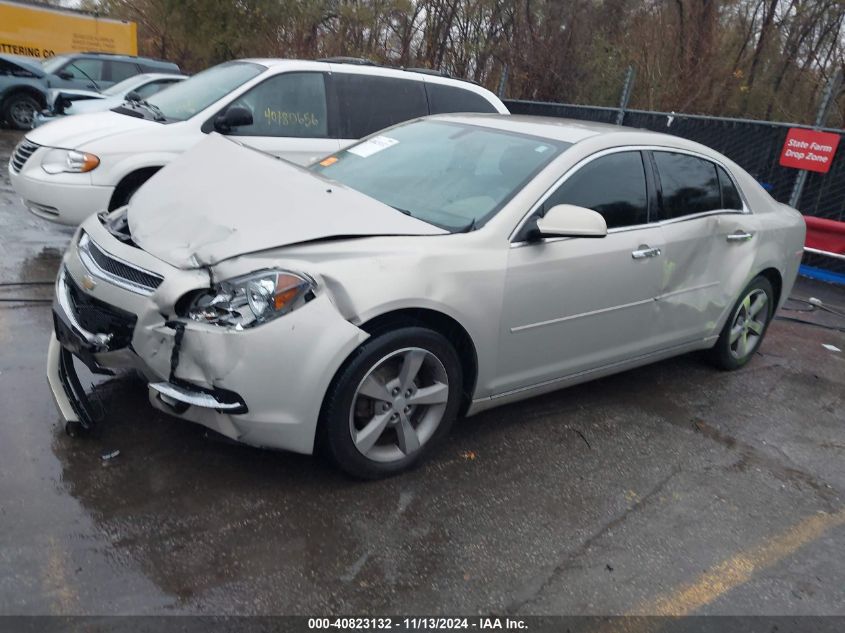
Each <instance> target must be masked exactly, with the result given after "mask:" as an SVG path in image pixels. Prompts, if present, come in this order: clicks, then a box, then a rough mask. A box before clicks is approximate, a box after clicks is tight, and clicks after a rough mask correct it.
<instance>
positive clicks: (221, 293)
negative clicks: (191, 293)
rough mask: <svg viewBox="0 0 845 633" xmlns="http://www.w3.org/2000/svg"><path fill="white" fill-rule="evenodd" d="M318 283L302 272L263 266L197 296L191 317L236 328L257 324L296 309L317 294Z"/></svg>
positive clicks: (189, 310) (193, 301) (188, 310)
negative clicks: (269, 268)
mask: <svg viewBox="0 0 845 633" xmlns="http://www.w3.org/2000/svg"><path fill="white" fill-rule="evenodd" d="M316 287H317V284H316V283H315V282H314V280H313V279H311V278H310V277H308V276H306V275H303V274H302V273H292V272H289V271H287V270H261V271H258V272H254V273H250V274H248V275H243V276H241V277H235V278H234V279H229V280H226V281H223V282H221V283H220V284H218V285H217V286H215V287H214V288H213V289H212V290H211V291H205V292H202V293H200V294H199V295H197V296H195V297H194V298H193V299H192V300H191V302H190V305H189V307H188V309H187V316H188V318H189V319H192V320H194V321H199V322H201V323H211V324H213V325H221V326H224V327H230V328H233V329H235V330H242V329H245V328H250V327H255V326H256V325H260V324H261V323H266V322H267V321H272V320H273V319H276V318H278V317H280V316H283V315H285V314H287V313H288V312H291V311H292V310H295V309H296V308H298V307H299V306H301V305H302V304H304V303H307V302H308V301H310V300H311V299H313V298H314V289H315V288H316Z"/></svg>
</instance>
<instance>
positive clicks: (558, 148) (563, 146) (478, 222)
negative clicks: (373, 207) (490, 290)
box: [306, 115, 574, 235]
mask: <svg viewBox="0 0 845 633" xmlns="http://www.w3.org/2000/svg"><path fill="white" fill-rule="evenodd" d="M503 116H505V115H503ZM423 121H425V122H430V123H436V124H439V125H449V126H452V127H459V128H475V129H480V130H485V131H489V132H494V133H500V134H502V135H506V136H514V137H517V138H521V139H530V140H532V141H540V142H542V143H545V144H547V145H551V146H552V147H554V152H552V154H550V155H549V158H548V160H546V161H545V162H544V163H541V164H540V165H539V166H538V167H537V168H536V169H534V170H533V171H531V172H530V173H529V174H528V175H527V176H526V177H525V178H524V179H523V180H522V181H520V182H519V183H518V184H517V185H516V186H514V188H513V189H512V190H511V192H510V193H509V194H508V195H507V196H505V197H504V198H502V200H501V201H500V202H499V203H498V204H497V205H496V206H494V207H493V208H492V209H490V211H488V212H487V213H486V214H485V215H484V216H483V217H481V218H476V219H473V220H472V221H471V222H469V223H468V224H467V225H465V226H459V227H453V226H446V225H443V224H440V223H439V222H434V221H433V220H429V219H425V218H421V217H419V216H418V215H414V214H412V213H410V212H408V211H406V210H404V209H401V210H400V209H397V208H396V207H395V206H393V205H391V204H388V203H387V202H384V201H383V200H379V199H378V198H374V197H373V196H371V195H369V194H368V193H365V192H363V191H361V190H359V189H356V188H355V187H353V186H352V185H348V184H346V183H344V182H341V181H339V180H334V179H332V178H329V177H328V176H324V175H323V173H322V172H321V171H320V168H321V167H322V166H321V165H320V162H321V161H322V160H325V159H326V158H327V157H325V156H324V157H322V158H320V159H318V160H316V161H314V162H313V163H311V164H310V165H308V166H307V167H306V169H307V170H308V171H309V172H311V173H312V174H314V175H315V176H317V177H319V178H320V179H322V180H323V181H324V182H327V183H330V184H333V185H339V186H342V187H347V188H349V189H352V190H354V191H357V192H358V193H360V194H361V195H364V196H367V197H368V198H371V199H373V200H375V201H376V202H378V203H380V204H384V205H386V206H389V207H390V208H391V209H394V210H395V211H396V212H397V213H404V214H406V215H408V216H410V217H412V218H414V219H415V220H419V221H420V222H425V223H426V224H431V225H432V226H436V227H437V228H440V229H443V230H444V231H448V232H449V235H456V234H460V233H469V232H472V231H477V230H478V229H481V228H483V227H484V226H485V225H486V224H487V223H488V222H489V221H490V220H492V219H493V218H494V217H496V216H497V215H498V214H499V212H500V211H501V210H502V209H504V208H505V207H506V206H507V205H508V203H510V201H511V200H513V199H514V197H515V196H516V195H517V194H518V193H519V192H521V191H522V190H523V189H525V187H526V186H527V185H528V183H530V182H531V181H532V180H534V179H535V178H536V177H537V176H538V175H539V174H540V173H541V172H542V171H543V170H544V169H546V168H547V167H549V165H551V164H552V163H553V162H554V161H555V160H556V159H557V158H559V157H560V155H561V154H563V152H565V151H566V150H568V149H569V148H570V147H572V145H574V143H569V142H567V141H561V140H558V139H554V138H548V137H545V136H538V135H536V134H528V133H525V132H515V131H513V130H503V129H501V128H498V127H493V126H490V125H480V124H478V123H467V122H463V121H460V122H458V121H448V120H444V119H441V118H439V115H433V116H426V117H419V118H417V119H412V120H411V121H403V122H402V123H398V124H396V125H393V126H391V127H389V128H385V129H383V130H379V131H378V132H374V133H373V134H370V135H369V136H366V137H364V138H362V139H361V140H360V141H358V142H356V143H353V144H352V145H349V146H348V147H345V148H343V149H342V150H340V151H338V152H333V153H331V154H329V156H337V155H338V154H343V153H345V152H348V151H349V150H350V149H352V148H354V147H356V146H357V145H360V144H361V143H364V142H366V141H367V140H369V139H371V138H373V137H376V136H383V135H388V134H389V133H390V131H391V130H394V129H396V128H401V127H405V126H406V125H412V124H414V123H420V122H423Z"/></svg>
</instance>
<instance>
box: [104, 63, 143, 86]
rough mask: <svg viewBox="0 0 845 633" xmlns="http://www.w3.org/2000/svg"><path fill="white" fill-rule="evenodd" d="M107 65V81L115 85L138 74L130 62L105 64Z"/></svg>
mask: <svg viewBox="0 0 845 633" xmlns="http://www.w3.org/2000/svg"><path fill="white" fill-rule="evenodd" d="M107 64H108V69H107V70H108V71H110V72H107V75H108V80H109V81H113V82H115V83H117V82H118V81H123V80H124V79H129V78H130V77H134V76H135V75H137V74H138V71H139V68H138V67H137V66H136V65H135V64H133V63H131V62H114V61H110V62H107Z"/></svg>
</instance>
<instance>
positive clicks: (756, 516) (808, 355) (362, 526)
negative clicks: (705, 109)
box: [0, 130, 845, 615]
mask: <svg viewBox="0 0 845 633" xmlns="http://www.w3.org/2000/svg"><path fill="white" fill-rule="evenodd" d="M19 138H20V135H19V134H17V133H13V132H10V131H7V130H2V131H0V165H2V173H0V283H2V282H17V281H49V280H52V279H53V277H54V276H55V273H56V269H57V265H58V263H59V259H60V257H61V253H62V251H63V249H64V247H65V246H66V244H67V242H68V239H69V238H70V235H71V231H70V230H69V229H67V228H62V227H58V226H56V225H53V224H50V223H48V222H46V221H43V220H41V219H39V218H36V217H34V216H32V215H31V214H30V213H28V212H27V211H26V210H25V209H24V208H23V206H22V204H21V202H20V200H19V199H18V198H17V197H16V195H15V194H14V192H13V191H12V189H11V186H10V184H9V180H8V174H7V172H6V163H7V160H8V155H9V152H10V151H11V148H12V147H13V145H14V144H15V143H16V142H17V140H18V139H19ZM50 295H51V288H50V287H49V286H42V287H37V286H35V287H33V286H29V287H20V288H9V287H3V288H0V296H2V297H50ZM794 296H801V297H808V296H817V297H819V298H822V299H823V300H825V301H829V302H831V303H832V304H834V305H839V306H845V289H843V288H841V287H840V288H837V287H835V286H830V285H825V284H820V283H815V282H809V281H807V280H803V281H802V282H801V283H800V284H799V286H798V287H797V288H796V290H795V292H794ZM782 314H785V315H791V316H797V317H802V318H803V317H805V316H806V317H807V318H812V319H816V320H818V319H819V317H818V316H817V315H812V314H811V315H805V314H802V313H782ZM840 324H841V321H840ZM50 329H51V317H50V309H49V305H48V304H16V303H7V302H3V303H0V614H126V613H132V614H168V613H204V614H234V613H237V614H258V613H260V614H309V615H313V614H329V613H331V614H344V613H346V614H365V615H379V614H408V613H415V614H459V613H462V614H475V613H489V612H497V613H513V614H523V615H524V614H626V613H703V614H716V613H718V614H840V615H845V503H843V492H845V351H843V352H834V351H829V350H827V349H825V348H824V347H823V346H822V345H823V344H831V345H835V346H837V347H838V348H840V349H842V350H845V334H843V333H841V332H834V331H830V330H826V329H822V328H817V327H811V326H807V325H802V324H797V323H791V322H786V321H777V322H775V323H774V324H773V325H772V326H771V328H770V330H769V334H768V338H767V340H766V341H765V343H764V344H763V346H762V350H761V352H760V353H759V354H758V355H757V356H756V357H755V358H754V360H753V361H752V362H751V364H750V365H749V366H747V367H746V368H745V369H743V370H742V371H739V372H733V373H725V372H720V371H717V370H715V369H713V368H711V367H710V366H708V365H707V364H705V363H704V362H702V360H701V359H700V358H699V357H697V356H695V355H690V356H684V357H680V358H677V359H673V360H669V361H666V362H662V363H659V364H656V365H652V366H649V367H646V368H643V369H638V370H635V371H631V372H627V373H624V374H620V375H617V376H614V377H610V378H606V379H603V380H599V381H597V382H593V383H590V384H586V385H582V386H578V387H574V388H570V389H567V390H564V391H560V392H557V393H554V394H551V395H548V396H545V397H540V398H537V399H534V400H531V401H528V402H524V403H519V404H515V405H512V406H507V407H504V408H501V409H498V410H494V411H490V412H488V413H485V414H482V415H479V416H477V417H474V418H470V419H467V420H463V421H459V423H458V424H457V425H456V427H455V430H454V432H453V434H452V436H451V438H450V440H449V441H448V442H447V443H446V444H445V445H444V446H443V447H442V449H441V450H440V452H439V453H438V454H437V455H436V457H435V458H434V459H432V460H430V461H429V462H427V463H426V464H425V465H424V466H423V467H421V468H419V469H417V470H415V471H413V472H411V473H409V474H406V475H403V476H400V477H396V478H393V479H390V480H387V481H381V482H375V483H358V482H355V481H351V480H349V479H347V478H345V477H344V476H342V475H340V474H338V473H337V472H335V471H334V470H332V469H331V468H330V467H328V466H327V465H325V464H324V463H323V462H321V461H320V460H318V459H312V458H309V457H303V456H298V455H293V454H287V453H280V452H271V451H262V450H257V449H252V448H247V447H242V446H238V445H235V444H233V443H230V442H227V441H224V440H223V439H221V438H219V437H217V436H215V435H213V434H211V433H209V432H207V431H205V430H204V429H203V428H201V427H199V426H194V425H191V424H190V423H187V422H182V421H179V420H176V419H172V418H169V417H167V416H166V415H164V414H162V413H160V412H157V411H155V410H154V409H152V408H151V407H150V406H149V404H148V403H147V401H146V392H145V389H144V388H143V385H142V384H141V383H139V382H138V381H137V379H135V378H132V377H131V376H129V377H118V378H110V379H108V380H107V381H105V382H104V383H102V384H100V385H98V387H97V389H96V393H97V401H98V402H99V404H100V406H102V408H103V409H104V411H105V412H106V422H105V423H104V424H103V425H101V427H100V429H99V431H98V433H97V435H96V436H94V437H91V438H86V439H71V438H70V437H67V436H66V435H65V433H64V431H63V427H62V425H61V423H60V420H59V416H58V413H57V412H56V409H55V407H54V404H53V402H52V400H51V396H50V393H49V390H48V387H47V382H46V378H45V360H46V350H47V341H48V336H49V333H50ZM113 451H120V454H119V455H118V456H117V457H115V458H113V459H111V460H103V459H102V455H103V454H104V453H109V452H113Z"/></svg>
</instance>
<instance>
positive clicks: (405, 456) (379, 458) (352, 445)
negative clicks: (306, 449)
mask: <svg viewBox="0 0 845 633" xmlns="http://www.w3.org/2000/svg"><path fill="white" fill-rule="evenodd" d="M462 391H463V385H462V372H461V363H460V359H459V358H458V354H457V352H455V349H454V348H453V347H452V345H451V344H450V343H449V341H448V340H446V339H445V338H444V337H443V336H441V335H440V334H438V333H437V332H434V331H432V330H429V329H426V328H421V327H405V328H401V329H398V330H394V331H392V332H387V333H384V334H381V335H377V336H374V337H372V338H371V339H369V340H367V341H365V342H364V344H362V345H361V346H360V347H359V348H358V349H357V350H356V352H355V353H354V354H353V356H352V357H351V359H350V360H349V361H348V362H347V364H346V365H345V366H344V367H343V368H342V369H341V370H340V372H339V374H338V375H337V377H336V378H335V380H334V381H333V382H332V386H331V387H330V388H329V392H328V394H327V396H326V401H325V404H324V406H323V415H322V419H321V421H320V424H321V434H322V441H323V444H324V448H325V449H326V452H327V453H328V455H329V457H330V458H331V459H332V461H334V462H335V463H336V464H337V465H338V466H339V467H340V468H341V469H342V470H344V471H346V472H347V473H349V474H351V475H353V476H355V477H359V478H362V479H376V478H379V477H386V476H390V475H394V474H396V473H399V472H401V471H404V470H407V469H408V468H410V467H411V466H413V465H414V464H416V463H418V462H419V461H420V460H421V459H422V458H423V457H424V456H425V455H427V454H429V453H430V452H431V450H432V448H433V447H434V446H436V444H437V442H438V441H439V440H440V439H441V438H443V437H444V436H445V435H447V434H448V432H449V429H450V428H451V426H452V423H453V422H454V420H455V417H456V416H457V412H458V408H459V406H460V402H461V394H462Z"/></svg>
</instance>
